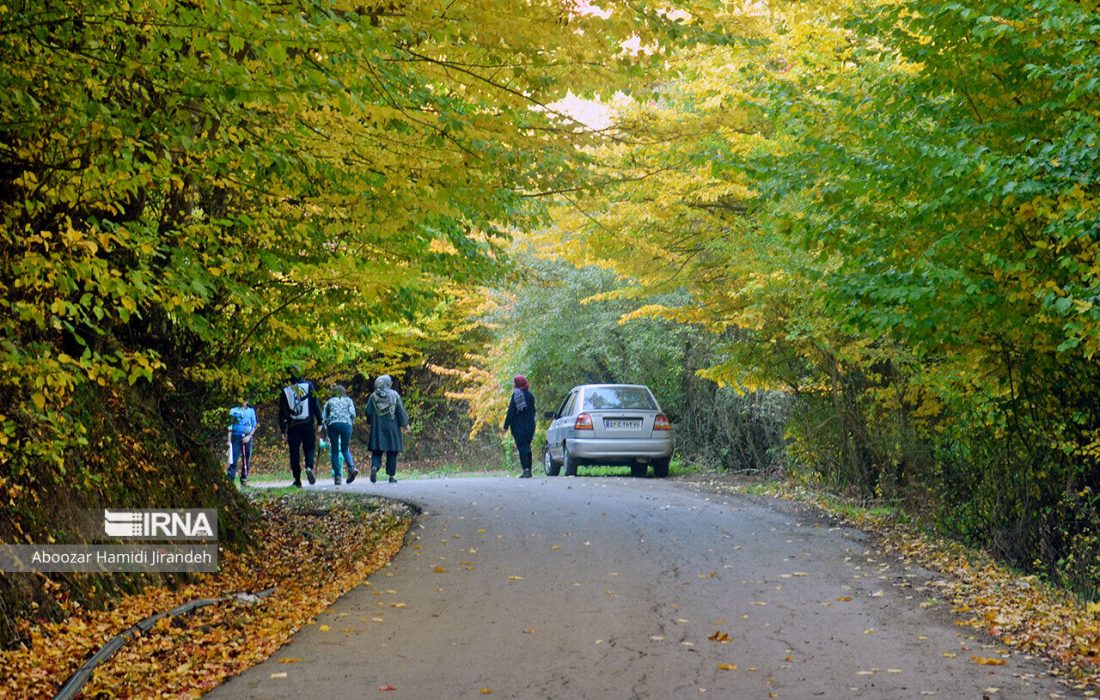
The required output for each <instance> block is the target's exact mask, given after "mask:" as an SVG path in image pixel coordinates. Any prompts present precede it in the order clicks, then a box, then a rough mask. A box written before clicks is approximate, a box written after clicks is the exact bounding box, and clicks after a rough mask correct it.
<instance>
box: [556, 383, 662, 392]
mask: <svg viewBox="0 0 1100 700" xmlns="http://www.w3.org/2000/svg"><path fill="white" fill-rule="evenodd" d="M612 386H624V387H630V388H632V389H649V387H648V386H646V385H645V384H578V385H577V386H575V387H573V388H572V389H570V390H569V391H574V390H576V389H603V388H605V387H612Z"/></svg>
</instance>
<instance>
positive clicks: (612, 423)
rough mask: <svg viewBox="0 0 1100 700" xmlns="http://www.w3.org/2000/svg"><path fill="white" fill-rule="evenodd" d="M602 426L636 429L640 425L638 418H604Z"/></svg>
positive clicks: (616, 428)
mask: <svg viewBox="0 0 1100 700" xmlns="http://www.w3.org/2000/svg"><path fill="white" fill-rule="evenodd" d="M603 427H605V428H607V429H608V430H637V429H638V428H641V427H642V422H641V421H640V420H628V419H622V418H620V419H615V418H604V420H603Z"/></svg>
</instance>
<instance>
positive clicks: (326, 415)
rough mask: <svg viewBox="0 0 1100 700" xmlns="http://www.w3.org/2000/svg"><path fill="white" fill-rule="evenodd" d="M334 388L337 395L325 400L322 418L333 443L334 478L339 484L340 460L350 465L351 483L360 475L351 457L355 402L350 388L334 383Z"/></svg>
mask: <svg viewBox="0 0 1100 700" xmlns="http://www.w3.org/2000/svg"><path fill="white" fill-rule="evenodd" d="M332 390H333V391H334V392H335V393H336V396H333V397H332V398H331V399H329V400H328V401H326V402H325V408H324V409H323V410H322V412H321V420H322V421H323V424H324V428H323V430H324V431H325V433H326V434H327V435H328V439H329V441H330V442H331V443H332V447H331V448H329V452H330V457H331V459H332V479H333V481H334V482H335V483H336V485H337V486H339V485H340V462H343V463H344V464H346V465H348V483H349V484H350V483H351V482H353V481H355V477H357V476H358V475H359V470H358V469H356V468H355V460H354V459H352V457H351V430H352V426H353V425H354V423H355V402H354V401H352V400H351V397H350V396H348V390H347V389H346V388H344V385H342V384H334V385H333V386H332Z"/></svg>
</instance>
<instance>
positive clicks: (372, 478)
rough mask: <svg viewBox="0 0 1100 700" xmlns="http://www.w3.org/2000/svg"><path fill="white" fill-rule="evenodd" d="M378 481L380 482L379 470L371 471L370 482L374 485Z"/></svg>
mask: <svg viewBox="0 0 1100 700" xmlns="http://www.w3.org/2000/svg"><path fill="white" fill-rule="evenodd" d="M376 481H378V470H377V469H371V470H370V482H371V483H372V484H373V483H374V482H376Z"/></svg>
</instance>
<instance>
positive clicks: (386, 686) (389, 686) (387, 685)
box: [378, 683, 397, 691]
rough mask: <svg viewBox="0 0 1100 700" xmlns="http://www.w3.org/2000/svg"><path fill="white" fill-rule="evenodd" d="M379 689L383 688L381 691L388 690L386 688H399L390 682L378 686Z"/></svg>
mask: <svg viewBox="0 0 1100 700" xmlns="http://www.w3.org/2000/svg"><path fill="white" fill-rule="evenodd" d="M378 689H379V690H381V691H386V690H397V688H395V687H393V686H392V685H390V684H388V683H387V684H386V685H380V686H378Z"/></svg>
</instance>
